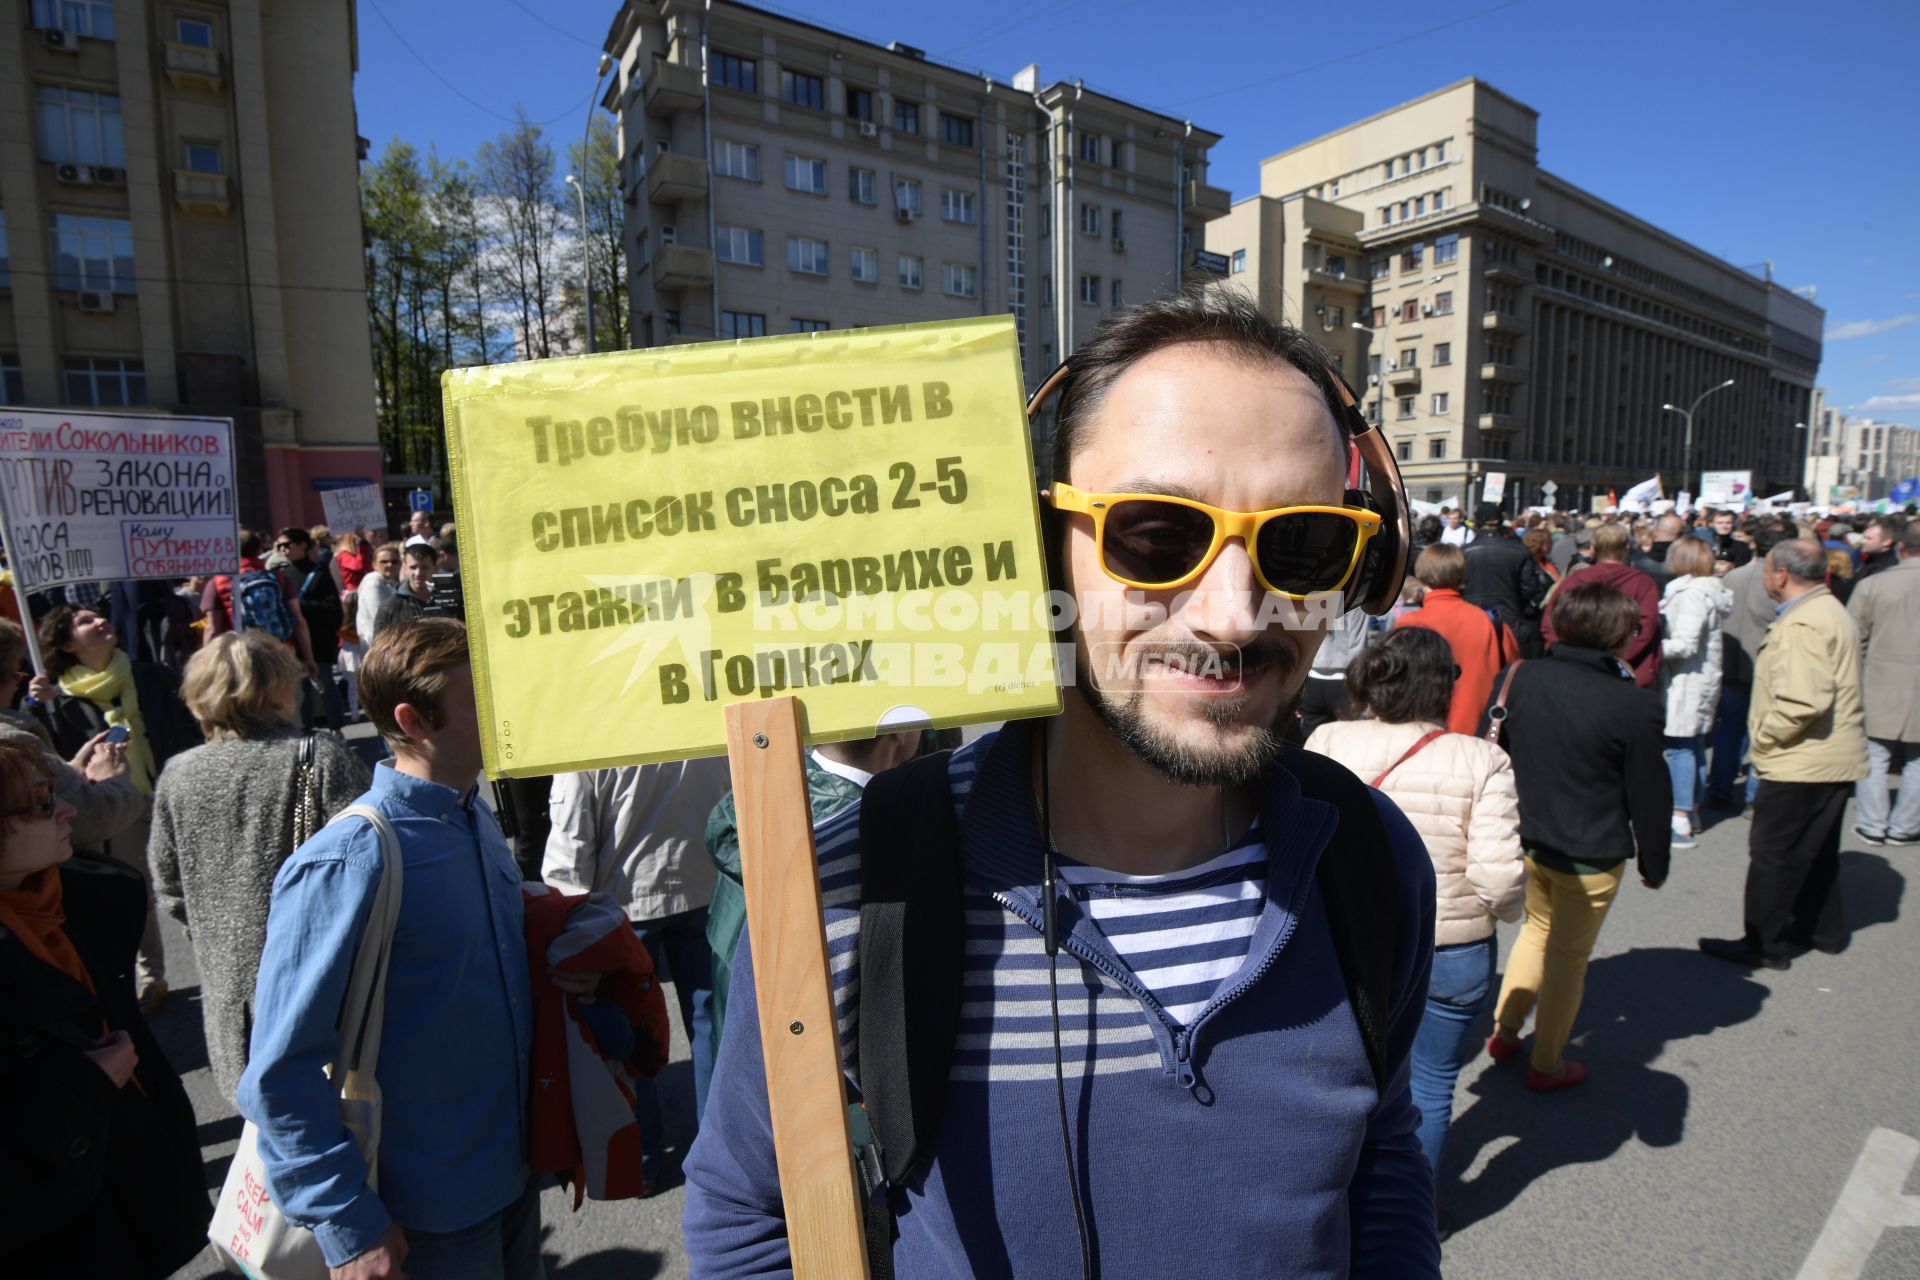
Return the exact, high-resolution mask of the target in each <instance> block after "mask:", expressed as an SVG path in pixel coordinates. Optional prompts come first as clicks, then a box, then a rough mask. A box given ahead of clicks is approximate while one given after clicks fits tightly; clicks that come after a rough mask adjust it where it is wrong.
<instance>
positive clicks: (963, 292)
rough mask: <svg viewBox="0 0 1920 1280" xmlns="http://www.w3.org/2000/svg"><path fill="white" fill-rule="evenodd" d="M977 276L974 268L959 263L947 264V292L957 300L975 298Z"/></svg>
mask: <svg viewBox="0 0 1920 1280" xmlns="http://www.w3.org/2000/svg"><path fill="white" fill-rule="evenodd" d="M975 274H976V273H975V271H974V268H972V267H969V266H964V265H962V264H961V263H958V262H949V263H947V279H946V289H947V292H948V293H949V294H951V295H952V296H953V297H956V298H971V297H973V296H974V292H975V289H976V287H977V286H976V285H975V283H974V277H975Z"/></svg>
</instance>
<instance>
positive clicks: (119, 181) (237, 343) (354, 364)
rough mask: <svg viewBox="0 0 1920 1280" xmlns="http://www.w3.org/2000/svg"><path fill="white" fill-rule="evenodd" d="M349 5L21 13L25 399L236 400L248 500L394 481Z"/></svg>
mask: <svg viewBox="0 0 1920 1280" xmlns="http://www.w3.org/2000/svg"><path fill="white" fill-rule="evenodd" d="M356 38H357V37H356V31H355V26H354V6H353V3H352V0H304V2H303V3H301V4H297V5H278V6H269V5H267V4H266V3H264V0H220V2H219V3H202V2H200V0H192V2H187V0H182V2H181V3H177V4H176V3H173V2H172V0H21V3H19V4H17V5H13V6H9V17H8V19H7V20H5V21H3V22H0V68H5V69H6V70H7V74H6V75H5V76H4V77H0V86H3V85H6V84H10V85H12V86H13V87H12V88H10V89H9V88H4V87H0V103H4V107H0V373H4V396H3V397H0V399H3V401H4V403H6V404H9V405H15V406H27V407H36V406H39V407H50V408H71V409H85V408H102V407H109V406H110V407H115V408H121V407H133V408H136V409H146V410H151V411H154V412H162V413H166V412H178V413H184V414H203V415H207V416H214V417H231V418H233V419H234V421H235V436H236V441H237V455H238V457H237V467H236V471H237V475H236V481H237V485H238V496H239V499H240V511H241V518H242V519H243V520H245V521H247V522H251V523H259V524H265V523H268V522H271V523H273V524H276V525H277V524H283V523H293V522H296V521H297V522H299V523H303V524H304V523H311V522H314V521H317V520H319V519H320V517H321V504H320V497H319V494H320V490H321V489H322V488H324V487H328V486H330V485H334V484H340V483H345V482H353V483H371V482H375V481H377V480H378V479H379V476H380V471H381V466H380V463H381V459H380V452H379V447H378V444H377V435H376V432H375V423H374V406H373V396H372V365H373V361H372V348H371V342H370V339H369V336H368V331H367V308H366V295H365V270H364V264H363V259H362V256H361V254H362V249H361V238H360V227H361V224H360V203H359V181H358V175H359V171H358V164H359V158H360V157H359V151H358V139H357V135H356V131H355V118H354V106H353V76H354V70H355V65H356V58H357V55H356V51H355V49H356Z"/></svg>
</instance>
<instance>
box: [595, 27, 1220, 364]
mask: <svg viewBox="0 0 1920 1280" xmlns="http://www.w3.org/2000/svg"><path fill="white" fill-rule="evenodd" d="M606 48H607V52H608V53H610V54H611V55H613V57H614V58H615V59H616V61H617V62H618V64H619V65H618V70H617V71H616V73H615V80H614V83H613V85H612V87H611V88H610V90H609V92H608V94H607V97H606V99H605V101H604V105H606V106H607V107H608V108H609V109H611V110H613V111H615V112H616V113H617V114H618V116H619V121H620V143H621V154H622V157H623V159H622V176H623V180H624V182H625V184H626V198H627V204H628V213H627V224H626V228H627V229H626V234H627V244H628V257H629V261H630V262H631V264H632V271H631V279H632V286H631V300H632V308H633V321H634V324H633V331H634V335H635V336H634V342H635V344H636V345H638V346H652V345H659V344H665V343H674V342H704V341H710V340H713V339H715V338H745V337H757V336H760V335H763V334H768V333H788V332H805V331H809V330H814V329H829V328H831V329H839V328H848V327H854V326H869V325H884V324H900V323H907V322H911V321H924V320H937V319H943V318H952V317H959V316H969V315H983V314H996V313H1011V314H1012V315H1013V316H1014V317H1015V319H1016V321H1017V322H1018V324H1019V327H1020V333H1021V355H1022V360H1023V363H1024V365H1025V368H1026V375H1027V380H1028V383H1029V385H1032V384H1033V383H1035V382H1037V381H1038V380H1039V379H1040V378H1041V377H1043V376H1044V375H1045V373H1046V372H1047V370H1048V369H1050V368H1051V367H1052V366H1053V365H1054V364H1056V363H1058V362H1059V361H1060V360H1061V359H1062V358H1063V356H1064V355H1065V354H1070V353H1071V352H1072V351H1073V350H1074V349H1075V348H1077V347H1078V346H1079V344H1080V343H1081V342H1082V341H1084V340H1085V339H1086V337H1087V336H1088V335H1089V334H1090V333H1091V332H1092V329H1093V327H1094V325H1095V324H1096V323H1097V322H1098V320H1099V318H1100V316H1101V315H1102V314H1104V313H1105V312H1106V311H1107V310H1108V309H1109V308H1111V307H1113V306H1115V305H1117V304H1119V303H1122V302H1126V301H1139V300H1141V299H1143V298H1146V297H1149V296H1152V295H1153V294H1155V293H1159V292H1163V291H1165V290H1167V289H1168V288H1169V287H1171V286H1172V285H1174V284H1176V283H1177V282H1178V281H1180V280H1181V279H1182V278H1183V277H1184V276H1185V275H1186V274H1188V273H1189V272H1191V270H1192V269H1193V266H1192V264H1193V261H1194V256H1195V255H1194V251H1195V250H1196V249H1197V248H1198V246H1199V245H1200V243H1201V240H1202V235H1203V231H1202V228H1203V226H1204V224H1205V222H1206V221H1207V220H1208V219H1210V218H1213V217H1218V216H1221V215H1224V214H1225V213H1226V211H1227V204H1228V201H1227V195H1226V193H1225V192H1224V191H1219V190H1216V189H1214V188H1212V187H1210V186H1208V185H1207V183H1206V170H1207V154H1208V151H1209V149H1210V148H1211V147H1212V146H1213V145H1214V144H1215V143H1217V142H1218V141H1219V135H1217V134H1213V133H1208V132H1206V131H1205V130H1201V129H1196V128H1194V127H1193V126H1192V124H1191V123H1189V122H1187V121H1182V120H1175V119H1173V118H1171V117H1168V116H1164V115H1160V114H1157V113H1155V112H1152V111H1148V110H1145V109H1143V108H1140V107H1137V106H1134V105H1132V104H1129V103H1126V102H1123V101H1121V100H1119V99H1117V98H1113V97H1110V96H1107V95H1105V94H1101V93H1098V92H1096V91H1094V90H1092V89H1088V88H1086V87H1085V86H1084V85H1083V84H1080V83H1077V82H1075V83H1065V82H1053V83H1043V82H1042V81H1041V79H1040V76H1039V72H1038V69H1037V68H1035V67H1028V68H1026V69H1025V70H1023V71H1021V72H1019V73H1018V74H1016V75H1015V76H1013V77H1012V79H1011V80H1007V81H1003V80H998V79H995V78H993V77H990V76H986V75H983V74H979V73H975V72H970V71H966V70H963V69H961V68H957V67H953V66H948V65H945V64H943V63H940V62H938V61H935V60H933V59H931V58H928V57H927V56H926V55H925V54H924V53H922V52H921V51H919V50H917V49H913V48H911V47H909V46H906V45H902V44H899V43H894V44H891V45H885V46H883V45H879V44H874V43H871V42H869V41H866V40H862V39H859V38H857V37H854V36H850V35H846V34H843V33H840V32H836V31H831V30H828V29H826V28H823V27H819V26H815V25H812V24H809V23H806V22H802V21H799V20H796V19H793V18H790V17H786V16H784V15H780V14H776V13H772V12H769V11H766V10H763V9H757V8H754V7H752V6H750V5H745V4H739V3H735V2H734V0H715V3H713V4H712V5H711V6H708V5H706V4H704V3H690V2H688V0H628V3H627V4H626V5H625V7H624V8H623V9H622V10H621V12H620V14H619V16H618V18H617V19H616V20H615V22H614V24H613V27H612V29H611V30H610V32H609V33H608V37H607V45H606Z"/></svg>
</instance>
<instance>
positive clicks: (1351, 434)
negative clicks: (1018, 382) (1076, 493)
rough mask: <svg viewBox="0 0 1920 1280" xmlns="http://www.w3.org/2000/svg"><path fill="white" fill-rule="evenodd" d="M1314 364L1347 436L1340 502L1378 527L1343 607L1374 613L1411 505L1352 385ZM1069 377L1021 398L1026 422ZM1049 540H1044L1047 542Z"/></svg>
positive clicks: (1056, 374)
mask: <svg viewBox="0 0 1920 1280" xmlns="http://www.w3.org/2000/svg"><path fill="white" fill-rule="evenodd" d="M1320 370H1321V372H1323V373H1325V374H1326V375H1327V380H1328V381H1329V382H1330V383H1332V384H1333V389H1334V392H1335V394H1336V395H1337V397H1338V399H1339V401H1340V410H1339V413H1338V414H1337V415H1336V416H1337V417H1338V419H1339V422H1340V427H1341V429H1342V431H1343V432H1344V433H1345V435H1346V438H1347V446H1348V459H1349V463H1350V466H1349V469H1348V473H1347V474H1348V477H1349V483H1351V484H1353V485H1354V486H1355V487H1353V488H1350V489H1348V490H1347V491H1346V495H1345V497H1344V498H1343V499H1342V503H1343V505H1345V506H1349V507H1358V508H1360V509H1362V510H1365V511H1372V512H1375V513H1377V514H1378V515H1379V516H1380V531H1379V532H1378V533H1377V534H1375V535H1374V536H1373V538H1372V539H1371V540H1369V541H1368V543H1367V550H1366V554H1365V557H1364V558H1363V559H1362V560H1361V563H1360V569H1359V572H1357V573H1355V574H1354V575H1353V581H1351V582H1349V583H1348V584H1347V590H1346V605H1347V608H1348V609H1363V610H1365V611H1366V612H1368V613H1370V614H1373V615H1375V616H1376V617H1377V616H1379V615H1381V614H1384V613H1386V612H1387V610H1389V609H1391V608H1393V606H1394V603H1395V602H1396V601H1397V600H1398V599H1399V598H1400V584H1401V583H1402V582H1404V581H1406V577H1407V551H1408V549H1409V548H1410V547H1411V546H1412V545H1413V517H1412V508H1411V507H1410V506H1409V505H1408V502H1407V490H1406V486H1405V485H1404V484H1402V483H1401V480H1400V468H1399V466H1398V465H1397V464H1396V463H1395V462H1394V460H1393V450H1392V449H1390V448H1388V447H1387V442H1386V440H1385V439H1383V438H1382V437H1381V435H1380V431H1379V429H1378V428H1377V427H1375V426H1374V425H1373V424H1372V423H1370V422H1368V421H1367V419H1366V416H1365V415H1364V414H1362V413H1361V412H1360V406H1359V403H1358V401H1357V400H1356V398H1355V397H1354V394H1353V388H1352V387H1350V386H1348V385H1347V380H1346V378H1345V377H1344V376H1342V375H1341V373H1340V371H1339V370H1338V369H1336V368H1334V367H1333V366H1332V365H1327V364H1323V365H1321V366H1320ZM1073 377H1074V369H1073V362H1072V361H1071V360H1069V361H1067V362H1066V363H1065V364H1062V365H1061V366H1060V367H1059V368H1057V369H1055V370H1054V371H1053V372H1052V373H1050V374H1048V375H1047V377H1046V380H1045V381H1044V382H1042V383H1041V384H1040V386H1039V388H1038V389H1037V390H1035V391H1034V393H1033V395H1032V396H1031V397H1030V398H1029V399H1028V400H1027V421H1028V423H1029V424H1031V423H1032V422H1033V420H1034V419H1035V418H1037V417H1038V416H1039V414H1040V411H1041V410H1042V409H1044V408H1045V407H1046V404H1047V401H1048V400H1050V399H1052V398H1053V397H1054V396H1055V395H1059V394H1063V393H1064V392H1065V390H1066V389H1067V388H1068V387H1069V386H1070V385H1071V383H1072V381H1073ZM1356 472H1357V474H1356ZM1054 478H1055V479H1058V478H1059V477H1054ZM1042 511H1043V512H1045V511H1046V508H1045V507H1043V508H1042ZM1051 545H1052V542H1051V540H1050V541H1049V547H1050V548H1051Z"/></svg>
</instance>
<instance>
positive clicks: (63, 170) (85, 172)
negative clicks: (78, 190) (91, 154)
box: [53, 164, 93, 187]
mask: <svg viewBox="0 0 1920 1280" xmlns="http://www.w3.org/2000/svg"><path fill="white" fill-rule="evenodd" d="M53 176H54V177H56V178H58V179H59V180H60V181H61V182H64V183H66V184H67V185H68V186H70V187H90V186H92V185H93V169H92V167H91V166H89V165H84V164H57V165H55V166H53Z"/></svg>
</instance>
